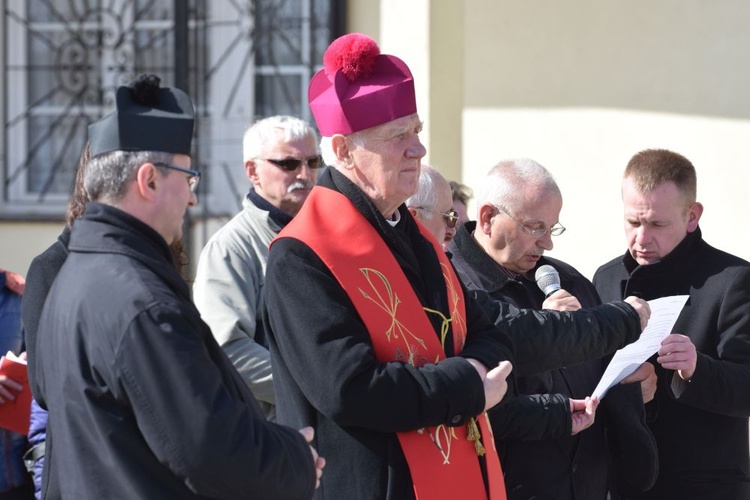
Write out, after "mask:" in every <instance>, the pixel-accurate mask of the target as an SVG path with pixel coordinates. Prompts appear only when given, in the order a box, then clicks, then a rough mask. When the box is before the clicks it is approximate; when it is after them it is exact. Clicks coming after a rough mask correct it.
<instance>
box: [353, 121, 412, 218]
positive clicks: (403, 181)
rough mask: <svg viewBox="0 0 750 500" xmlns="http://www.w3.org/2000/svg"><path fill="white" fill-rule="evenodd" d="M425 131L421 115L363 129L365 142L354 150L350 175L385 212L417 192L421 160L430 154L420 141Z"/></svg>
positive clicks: (387, 212)
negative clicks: (420, 119)
mask: <svg viewBox="0 0 750 500" xmlns="http://www.w3.org/2000/svg"><path fill="white" fill-rule="evenodd" d="M421 130H422V123H421V122H420V121H419V116H418V115H416V114H413V115H410V116H405V117H403V118H398V119H396V120H393V121H391V122H388V123H386V124H383V125H379V126H377V127H373V128H371V129H368V130H365V131H362V132H360V134H361V137H362V138H363V140H364V144H363V145H362V146H355V147H354V148H353V149H352V151H351V154H352V159H353V162H354V168H353V171H352V172H351V177H350V178H351V179H352V181H353V182H354V183H355V184H357V186H359V188H360V189H362V190H363V191H364V192H365V194H367V196H369V197H370V199H371V200H373V202H374V203H375V206H376V207H378V209H379V210H380V211H381V213H383V215H386V216H388V215H391V214H392V213H393V212H394V211H395V210H396V208H398V206H399V205H401V204H402V203H403V202H404V201H406V199H407V198H409V197H410V196H411V195H413V194H414V193H416V192H417V188H418V187H419V168H420V161H419V160H420V159H421V158H422V157H423V156H424V155H425V154H426V153H427V150H426V149H425V147H424V146H423V145H422V143H421V142H420V140H419V135H418V134H419V132H420V131H421Z"/></svg>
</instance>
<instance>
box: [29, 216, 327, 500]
mask: <svg viewBox="0 0 750 500" xmlns="http://www.w3.org/2000/svg"><path fill="white" fill-rule="evenodd" d="M69 250H70V254H69V255H68V258H67V259H66V261H65V263H64V264H63V266H62V268H61V269H60V272H59V274H58V276H57V279H56V280H55V282H54V284H53V285H52V289H51V290H50V292H49V295H48V297H47V301H46V303H45V306H44V312H43V313H42V318H41V321H40V323H39V331H40V332H43V335H40V336H38V337H37V350H36V352H37V356H38V360H37V363H36V365H35V366H36V375H37V381H38V384H39V389H40V391H39V396H41V398H40V399H41V401H42V402H44V403H46V406H47V408H48V409H49V410H50V413H49V424H48V433H47V455H46V463H45V477H47V476H53V477H54V481H49V479H47V481H46V484H47V485H49V484H53V485H57V486H58V488H59V489H58V490H56V491H50V490H49V488H47V489H46V494H47V496H46V498H77V499H97V500H98V499H102V498H169V499H182V498H185V499H194V498H226V499H235V498H284V499H287V498H309V497H310V496H312V493H313V489H314V486H315V471H314V466H313V462H312V460H311V455H310V448H309V446H308V445H307V443H306V442H305V440H304V439H303V438H302V436H301V434H299V432H297V430H294V429H289V428H285V427H282V426H278V425H275V424H270V423H268V422H266V421H265V420H264V418H263V414H262V413H261V412H260V409H259V408H258V406H257V404H256V403H255V401H254V399H253V396H252V394H251V393H250V391H249V389H248V388H247V386H246V385H245V384H244V382H243V381H242V379H241V378H240V377H239V375H238V374H237V372H236V370H235V369H234V367H233V366H232V364H231V363H230V361H229V360H228V359H227V357H226V355H225V354H224V352H223V351H222V349H221V348H220V347H219V346H218V344H217V343H216V341H215V340H214V338H213V336H212V335H211V332H210V331H209V328H208V326H207V325H206V324H205V323H204V322H203V321H202V320H201V319H200V315H199V314H198V311H197V309H196V308H195V306H194V305H193V303H192V301H191V299H190V294H189V289H188V287H187V285H186V284H185V282H184V281H183V280H182V278H181V277H180V275H179V274H178V272H177V270H176V268H175V266H174V264H173V263H172V258H171V254H170V251H169V247H168V246H167V244H166V242H165V241H164V239H163V238H162V237H161V236H160V235H159V234H158V233H156V232H155V231H154V230H153V229H152V228H150V227H149V226H147V225H145V224H144V223H142V222H141V221H139V220H138V219H135V218H134V217H132V216H130V215H128V214H126V213H125V212H122V211H120V210H118V209H116V208H114V207H111V206H107V205H102V204H98V203H90V204H89V205H88V207H87V210H86V213H85V215H84V217H83V219H81V220H80V221H78V222H76V224H75V227H74V229H73V232H72V235H71V240H70V244H69Z"/></svg>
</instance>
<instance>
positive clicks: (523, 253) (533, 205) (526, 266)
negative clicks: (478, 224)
mask: <svg viewBox="0 0 750 500" xmlns="http://www.w3.org/2000/svg"><path fill="white" fill-rule="evenodd" d="M504 208H505V209H507V210H508V211H509V212H511V214H510V215H509V214H506V213H504V212H499V211H496V212H495V215H493V216H492V219H491V226H490V231H491V232H490V235H489V241H490V244H489V247H490V248H485V250H486V251H487V253H489V254H490V256H492V258H493V259H494V260H495V262H497V263H498V264H500V265H501V266H503V267H505V268H506V269H508V270H510V271H513V272H514V273H519V274H522V273H526V272H528V271H530V270H532V269H533V268H534V266H536V264H537V262H539V258H540V257H541V256H542V255H543V254H544V251H545V250H552V247H553V244H552V236H551V235H550V232H549V231H547V232H546V233H545V234H544V236H542V237H539V238H537V237H534V236H532V235H530V234H528V231H527V230H524V226H526V227H527V228H529V229H538V228H550V227H552V226H554V225H555V224H556V223H557V222H559V218H560V210H561V209H562V197H560V196H559V195H558V194H553V193H549V192H544V191H542V190H539V189H537V190H532V191H528V192H527V193H526V196H525V201H524V202H522V203H521V205H520V206H518V207H504ZM511 215H512V217H511ZM514 218H515V219H514Z"/></svg>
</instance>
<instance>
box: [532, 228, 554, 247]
mask: <svg viewBox="0 0 750 500" xmlns="http://www.w3.org/2000/svg"><path fill="white" fill-rule="evenodd" d="M536 244H537V246H538V247H539V248H543V249H544V250H546V251H548V252H549V251H550V250H552V248H553V247H554V246H555V244H554V243H553V242H552V233H550V232H549V231H547V232H546V233H545V235H544V236H542V237H541V238H539V239H538V240H536Z"/></svg>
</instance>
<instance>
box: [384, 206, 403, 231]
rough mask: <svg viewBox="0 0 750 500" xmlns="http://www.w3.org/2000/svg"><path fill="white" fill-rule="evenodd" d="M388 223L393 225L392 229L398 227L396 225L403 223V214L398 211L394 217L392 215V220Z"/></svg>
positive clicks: (387, 220) (388, 220)
mask: <svg viewBox="0 0 750 500" xmlns="http://www.w3.org/2000/svg"><path fill="white" fill-rule="evenodd" d="M386 222H388V224H390V225H391V227H396V224H398V223H399V222H401V212H399V211H398V209H396V211H395V212H393V215H391V218H390V219H386Z"/></svg>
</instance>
